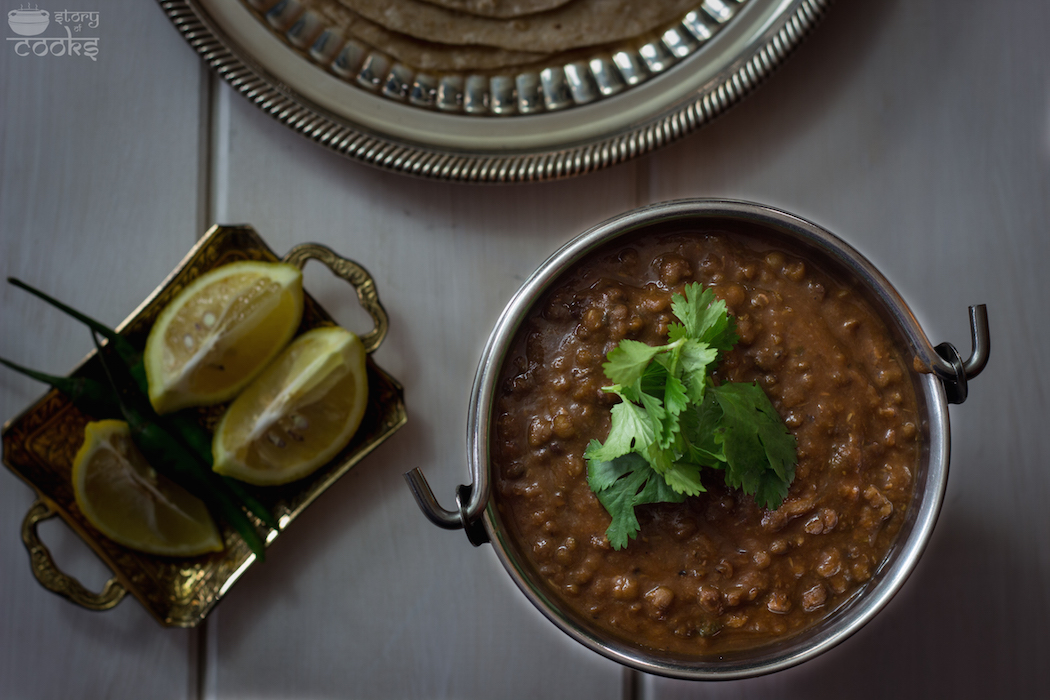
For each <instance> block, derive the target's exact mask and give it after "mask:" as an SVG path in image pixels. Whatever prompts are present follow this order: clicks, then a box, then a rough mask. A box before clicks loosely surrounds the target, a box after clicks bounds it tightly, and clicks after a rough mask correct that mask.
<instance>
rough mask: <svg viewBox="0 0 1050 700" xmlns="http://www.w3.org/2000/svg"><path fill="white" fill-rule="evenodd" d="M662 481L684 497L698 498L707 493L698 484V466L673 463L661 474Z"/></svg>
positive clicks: (688, 463) (700, 484)
mask: <svg viewBox="0 0 1050 700" xmlns="http://www.w3.org/2000/svg"><path fill="white" fill-rule="evenodd" d="M663 477H664V481H666V482H667V485H668V486H670V487H671V488H672V489H673V490H674V491H675V492H677V493H680V494H683V495H686V496H698V495H700V493H702V492H704V491H707V489H705V488H704V485H703V484H702V483H700V465H699V464H692V463H690V462H675V463H674V464H673V465H672V466H671V468H670V469H668V470H667V471H666V472H664V473H663Z"/></svg>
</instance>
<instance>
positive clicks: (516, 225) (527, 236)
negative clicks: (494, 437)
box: [206, 89, 635, 698]
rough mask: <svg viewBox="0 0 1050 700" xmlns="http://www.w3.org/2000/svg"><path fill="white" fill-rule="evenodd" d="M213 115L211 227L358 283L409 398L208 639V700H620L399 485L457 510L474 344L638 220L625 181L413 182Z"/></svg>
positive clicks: (355, 323) (350, 306) (313, 274)
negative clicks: (386, 330)
mask: <svg viewBox="0 0 1050 700" xmlns="http://www.w3.org/2000/svg"><path fill="white" fill-rule="evenodd" d="M219 99H220V101H221V103H220V105H219V107H218V110H219V112H220V113H221V114H226V113H227V112H228V115H229V116H228V123H229V125H230V126H229V129H228V131H227V132H226V134H227V135H226V136H225V137H224V138H221V139H219V140H218V141H217V146H218V148H219V149H222V150H221V152H220V153H217V154H215V157H216V159H217V160H220V161H222V162H225V163H227V167H226V169H225V174H224V178H222V179H221V180H220V181H218V182H216V191H217V192H218V195H217V198H216V210H217V211H218V212H220V216H221V218H222V220H224V221H227V222H233V221H237V222H241V221H247V222H250V223H253V224H254V225H256V226H257V227H259V229H260V232H261V233H262V234H263V236H264V237H265V238H266V239H267V240H268V241H269V242H270V244H271V246H272V247H274V248H275V249H276V250H277V251H279V252H283V251H285V250H287V249H288V248H290V247H291V246H292V245H294V244H296V243H300V242H303V241H315V242H319V243H323V244H325V245H328V246H330V247H331V248H333V249H334V250H336V251H337V252H339V253H341V254H343V255H345V256H347V257H350V258H352V259H354V260H356V261H357V262H359V263H361V264H362V265H364V266H365V267H366V268H368V269H369V270H370V271H371V272H372V274H373V275H374V276H375V279H376V286H377V288H378V291H379V295H380V299H381V301H382V302H383V304H384V305H385V307H386V309H387V311H388V312H389V314H390V334H389V336H388V337H387V339H386V340H385V341H384V344H383V346H382V347H381V348H380V349H379V350H378V351H377V352H376V355H375V357H376V360H377V362H378V363H379V364H380V365H381V366H382V367H383V368H385V369H386V370H387V371H389V372H390V373H391V374H392V375H393V376H395V377H396V378H398V379H399V380H400V381H401V382H402V383H403V384H404V386H405V396H406V403H407V408H408V414H409V422H408V425H407V426H406V427H405V428H403V429H402V430H401V431H400V432H399V433H398V434H396V435H395V436H394V438H393V439H392V440H391V441H390V442H389V443H387V444H385V445H383V446H382V447H380V448H379V449H378V450H377V451H376V452H375V453H373V454H372V455H371V456H370V457H369V458H368V459H366V460H365V461H364V462H362V463H361V464H360V465H358V466H357V467H355V469H354V470H353V471H352V472H351V473H349V474H348V475H347V476H346V477H344V478H343V479H342V480H341V481H340V482H339V483H338V484H336V486H335V487H334V488H333V489H331V492H330V493H327V494H325V495H324V496H323V497H322V498H321V499H320V500H319V501H318V502H317V503H316V504H315V505H314V506H312V507H311V508H310V510H308V511H307V512H306V514H305V515H304V516H302V518H301V519H299V520H297V521H296V522H295V524H294V527H292V528H289V530H288V532H287V533H286V534H285V535H284V536H282V537H281V539H280V540H278V541H277V542H276V543H275V545H274V546H273V548H272V555H271V556H270V557H269V558H268V560H267V562H266V564H265V565H264V566H260V567H256V568H254V569H253V570H252V571H250V572H249V574H248V575H247V576H246V577H245V580H244V581H243V582H242V583H240V584H238V589H237V590H236V591H235V594H234V595H231V596H230V598H229V599H228V600H227V601H225V602H224V603H223V604H222V606H221V607H220V608H219V609H218V610H217V614H216V615H215V616H213V617H212V618H211V619H210V620H209V622H208V624H209V637H208V647H209V650H214V651H210V654H209V658H210V659H211V660H212V663H211V664H210V665H209V667H208V668H207V671H206V673H207V677H208V688H209V693H208V695H207V697H214V698H225V697H238V696H240V695H241V694H244V695H246V696H252V695H253V694H256V693H263V692H269V693H272V694H273V695H275V696H278V697H280V696H293V695H305V696H311V697H338V696H341V695H342V694H344V693H348V694H350V695H352V696H354V697H377V698H378V697H382V698H387V697H427V698H442V697H455V698H487V697H500V696H502V695H503V694H504V693H506V692H508V689H513V690H512V691H511V692H513V693H514V694H516V695H518V696H519V697H561V696H576V697H588V696H602V697H615V696H617V695H618V693H619V692H620V679H621V672H620V670H619V669H618V668H617V667H616V666H615V665H613V664H612V663H610V662H607V661H604V660H603V659H600V658H599V657H597V656H596V655H594V654H592V653H590V652H587V651H585V650H583V649H581V648H578V647H577V646H576V645H574V644H573V643H571V642H570V641H569V640H568V639H567V638H565V637H564V636H563V635H561V634H560V633H558V632H556V631H555V630H554V629H553V628H552V627H551V626H550V625H549V623H547V622H546V621H545V620H543V619H542V618H541V616H540V614H539V613H538V612H537V611H535V610H534V609H532V608H531V607H529V606H528V604H527V603H526V602H525V599H524V597H523V596H521V594H520V593H518V592H517V591H516V590H515V589H513V585H512V584H511V582H510V580H509V578H508V577H507V575H506V573H505V572H504V571H503V570H502V568H501V567H500V566H499V564H498V563H497V561H496V559H495V556H494V554H493V553H492V552H491V551H490V548H489V547H487V546H485V547H482V548H480V549H477V550H475V549H474V548H473V547H472V546H471V545H470V544H469V543H468V542H467V540H466V537H465V536H464V535H463V534H462V533H460V532H446V531H441V530H438V529H437V528H435V527H433V526H432V525H431V524H430V523H429V522H428V521H426V520H425V518H424V517H423V515H422V513H420V512H419V509H418V508H417V506H416V504H415V502H414V501H413V499H412V497H411V494H410V492H409V490H408V488H407V487H406V485H405V482H404V480H403V478H402V473H403V472H405V471H408V470H409V469H411V468H413V467H417V466H418V467H421V468H422V469H423V470H424V472H425V473H426V475H427V477H428V478H429V479H430V482H431V484H432V486H433V487H434V489H435V492H436V493H437V494H438V496H439V498H441V499H442V501H443V502H444V503H446V504H447V505H451V504H452V502H453V501H452V498H453V494H454V492H455V487H456V485H457V484H460V483H463V482H465V481H466V480H467V479H468V474H467V463H466V452H465V444H466V414H467V403H468V401H469V398H470V386H471V382H472V380H473V376H474V372H475V370H476V369H477V362H478V359H479V358H480V353H481V348H482V345H483V344H484V342H485V339H486V337H487V335H488V332H489V330H490V329H491V327H492V326H493V324H494V323H495V321H496V318H497V317H498V315H499V313H500V311H501V310H502V307H503V306H504V305H505V304H506V302H507V301H508V300H509V299H510V296H511V295H512V294H513V293H514V291H515V290H516V289H517V288H518V286H520V284H521V283H522V282H523V281H524V278H525V276H526V275H528V274H529V273H530V272H531V271H532V270H533V269H534V268H535V267H536V266H537V265H538V264H539V263H540V262H542V260H543V259H544V258H545V257H546V256H547V255H549V254H550V253H551V252H553V250H554V249H555V248H556V247H557V246H558V245H560V244H561V243H562V242H564V241H565V240H567V239H568V238H570V237H571V236H572V235H574V234H575V233H577V232H579V231H581V230H583V228H585V227H587V226H589V225H590V224H591V223H593V222H597V221H599V220H601V219H604V218H606V217H607V216H609V215H611V214H613V213H615V212H616V211H618V210H619V209H620V208H621V207H622V206H623V203H624V202H625V201H628V202H633V201H634V198H635V191H634V189H635V181H634V176H633V171H632V170H630V169H627V170H619V171H615V172H610V173H605V174H600V175H598V176H597V177H595V178H590V179H586V180H577V181H570V182H565V183H558V184H548V185H541V186H535V187H524V188H522V187H490V188H483V189H479V188H475V187H465V186H458V185H448V184H439V183H433V182H428V181H423V180H417V179H408V178H405V177H403V176H400V175H395V174H389V173H383V172H378V171H376V170H374V169H372V168H369V167H366V166H362V165H358V164H355V163H350V162H347V161H345V160H344V159H341V158H339V157H337V156H335V155H333V154H331V153H329V152H327V151H325V150H323V149H321V148H320V147H317V146H314V145H312V144H308V143H304V141H303V139H302V138H301V137H299V136H297V135H296V134H294V133H292V132H290V131H289V130H287V129H285V128H283V127H281V126H280V125H279V124H277V123H276V122H274V121H273V120H271V119H270V118H269V117H267V116H265V115H263V114H261V113H260V112H259V111H258V110H256V109H255V108H254V107H252V106H251V105H249V104H248V103H247V102H246V101H245V100H244V99H242V98H241V97H240V96H238V95H235V94H232V93H231V92H230V91H229V90H226V89H223V90H222V91H221V93H220V97H219ZM220 121H227V117H225V116H223V117H221V118H220ZM377 202H383V205H382V206H376V203H377ZM307 273H308V274H307V279H306V285H307V289H308V290H310V291H311V293H315V294H316V295H317V296H318V297H319V299H320V300H321V303H322V304H323V305H324V306H325V307H326V308H327V309H329V310H330V311H331V312H332V313H333V314H335V315H336V316H337V317H338V318H340V319H341V320H343V322H344V323H345V324H346V325H348V326H349V327H351V328H353V329H356V330H359V331H360V330H367V328H368V326H367V325H364V326H362V325H361V323H362V322H363V319H362V318H361V315H360V313H356V314H355V313H354V312H355V309H356V305H357V303H356V299H355V298H354V297H353V295H352V293H351V292H350V290H349V289H348V288H347V287H346V286H345V284H344V283H342V282H338V281H334V280H332V279H331V277H330V276H329V275H328V274H327V272H325V271H324V270H323V269H320V270H311V269H310V268H309V267H308V268H307ZM291 649H297V650H303V651H302V652H301V653H296V654H289V650H291ZM306 650H309V651H306Z"/></svg>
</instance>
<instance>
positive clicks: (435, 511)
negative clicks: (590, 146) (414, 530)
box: [405, 199, 989, 680]
mask: <svg viewBox="0 0 1050 700" xmlns="http://www.w3.org/2000/svg"><path fill="white" fill-rule="evenodd" d="M705 229H706V230H711V229H717V230H722V231H727V232H730V233H733V232H738V233H740V234H744V235H748V236H752V237H753V236H759V237H761V238H763V239H764V240H766V241H768V242H769V243H771V244H773V245H777V246H780V247H785V248H788V249H790V250H791V251H792V252H793V253H794V254H795V255H798V256H799V257H802V258H803V259H805V260H807V261H810V262H813V263H816V264H817V266H819V267H821V268H822V269H823V270H824V271H825V272H828V273H830V274H831V275H832V276H834V277H836V278H838V279H839V280H841V281H844V282H847V283H850V284H851V285H852V286H853V287H854V288H856V289H857V290H859V291H860V292H861V294H862V295H863V296H864V297H865V298H866V299H867V301H868V302H869V303H870V305H871V306H872V308H873V309H874V310H875V311H876V313H877V314H878V315H879V316H881V318H882V320H883V321H884V323H885V324H886V327H887V328H888V329H889V330H890V333H891V334H892V335H893V336H894V337H895V339H896V342H897V344H898V347H899V348H901V352H902V356H903V357H904V358H905V359H906V360H908V361H911V363H912V366H913V371H911V372H910V376H911V380H912V384H913V386H914V389H915V394H916V398H917V401H918V408H919V412H920V426H919V429H920V433H921V437H922V440H921V445H922V447H921V454H920V458H919V464H918V465H917V467H916V469H915V474H914V477H915V480H914V484H915V486H914V490H913V495H912V500H911V503H910V504H909V506H908V509H907V511H906V512H907V516H906V519H905V522H904V523H903V525H902V526H901V529H900V531H899V533H898V535H897V537H896V539H895V541H894V543H893V545H892V546H891V548H890V550H889V552H888V554H887V555H886V557H885V559H884V560H883V561H882V563H881V565H880V566H879V567H878V569H877V570H876V572H875V573H874V575H873V576H872V578H871V579H870V580H869V581H868V582H867V583H865V584H864V585H863V586H861V587H860V588H859V589H858V590H857V591H856V592H855V593H854V594H853V595H852V596H851V597H850V598H848V599H847V600H846V601H845V602H844V603H842V604H840V605H839V606H838V607H837V608H836V609H835V610H834V611H833V612H831V613H830V614H829V615H828V616H827V617H825V618H824V619H823V620H822V621H820V622H818V623H816V624H815V625H813V626H811V627H808V628H806V629H804V630H803V631H801V632H798V633H796V634H794V635H792V636H790V637H787V638H784V639H780V640H776V641H772V642H770V643H768V644H766V645H764V646H760V647H757V648H751V649H747V650H743V651H739V652H732V653H725V654H720V655H717V656H688V657H686V656H682V655H676V654H671V653H666V652H659V651H654V650H652V649H649V648H646V647H643V646H641V645H637V644H632V643H630V642H627V641H624V640H622V639H618V638H614V637H612V636H611V635H609V634H608V633H607V632H604V631H603V630H601V629H599V628H597V627H595V626H594V625H593V624H592V623H590V622H589V621H588V620H586V619H583V618H582V617H581V616H578V615H576V614H574V613H573V612H571V611H570V610H568V609H567V608H566V607H564V606H563V605H562V604H561V603H560V602H559V600H558V599H557V598H556V597H554V596H552V595H551V593H550V589H549V587H548V586H547V585H545V583H544V581H543V579H542V577H541V576H540V575H539V574H538V573H537V572H536V571H535V569H534V568H533V566H532V565H531V564H530V562H529V561H528V559H527V558H526V557H525V556H524V555H523V553H522V551H521V549H520V546H519V545H518V543H516V542H515V541H513V539H512V538H511V537H510V536H509V532H508V528H506V527H505V526H504V523H503V522H502V521H501V516H500V514H499V512H498V510H497V508H496V507H495V506H494V504H493V503H492V502H491V499H490V498H489V483H490V480H491V475H490V474H489V469H490V458H489V443H490V434H491V431H492V430H493V427H494V426H493V406H494V402H495V399H496V395H497V392H498V389H499V387H498V386H497V382H498V378H499V376H500V372H501V368H502V366H503V363H504V359H505V357H506V355H507V353H508V350H509V348H510V346H511V344H512V342H513V340H514V337H515V335H516V333H517V332H518V329H519V327H520V326H521V324H522V322H523V321H524V320H525V319H526V318H527V317H528V315H529V312H530V310H531V309H532V308H533V306H534V304H536V303H537V301H538V300H539V299H541V298H542V297H543V296H544V294H545V293H546V292H547V291H548V290H550V289H551V288H552V286H553V285H554V284H555V283H556V281H557V280H558V279H559V278H560V277H561V276H562V275H563V274H564V273H565V272H566V271H568V270H569V269H570V268H572V267H573V266H574V265H575V264H576V263H577V262H578V261H579V260H581V259H582V258H584V257H586V256H587V255H588V254H590V253H591V252H593V251H595V250H596V249H598V248H600V247H603V246H606V245H607V244H609V243H611V242H613V241H616V242H619V243H624V242H627V241H629V240H631V238H632V237H636V236H639V235H642V234H647V233H651V232H662V231H666V232H672V231H686V230H705ZM970 324H971V333H972V338H973V351H972V354H971V356H970V358H969V359H968V360H965V361H964V360H963V359H962V358H961V356H960V355H959V353H958V351H957V350H956V349H955V348H954V347H953V346H951V345H950V344H947V343H943V344H941V345H938V346H937V347H934V346H933V345H932V344H931V343H930V341H929V340H928V339H927V338H926V335H925V334H924V333H923V330H922V328H921V327H920V325H919V323H918V321H917V320H916V318H915V316H914V314H912V312H911V311H910V310H909V308H908V306H907V304H905V302H904V300H903V299H902V298H901V296H900V295H899V294H898V293H897V291H896V290H895V289H894V288H893V286H892V285H891V284H890V283H889V281H888V280H887V279H886V278H885V277H884V276H883V275H882V274H881V273H880V272H879V271H878V270H877V269H875V267H874V266H873V265H872V264H871V263H870V262H869V261H868V260H866V259H865V258H864V257H863V256H862V255H861V254H860V253H859V252H857V251H856V250H855V249H854V248H852V247H851V246H849V245H848V244H847V243H845V242H844V241H843V240H842V239H840V238H838V237H836V236H835V235H833V234H832V233H830V232H828V231H826V230H825V229H823V228H821V227H819V226H817V225H816V224H813V223H811V222H809V221H806V220H804V219H801V218H799V217H797V216H794V215H792V214H788V213H786V212H783V211H779V210H777V209H773V208H770V207H767V206H763V205H760V204H753V203H748V202H738V201H725V200H707V199H690V200H679V201H673V202H667V203H661V204H655V205H652V206H648V207H644V208H641V209H637V210H634V211H630V212H627V213H625V214H623V215H620V216H617V217H615V218H613V219H610V220H609V221H606V222H605V223H602V224H599V225H598V226H595V227H594V228H592V229H590V230H589V231H587V232H585V233H583V234H581V235H580V236H578V237H577V238H575V239H573V240H572V241H570V242H569V243H568V244H566V245H565V246H564V247H562V248H561V249H560V250H558V251H557V252H556V253H555V254H554V255H552V256H551V257H550V258H549V259H548V260H547V261H546V262H544V263H543V264H542V265H541V266H540V267H539V269H537V270H536V272H535V273H533V274H532V276H531V277H529V279H528V280H527V281H526V282H525V284H524V285H523V286H522V287H521V289H520V290H519V291H518V292H517V293H516V294H515V295H514V297H513V298H512V299H511V300H510V302H509V303H508V305H507V307H506V309H505V310H504V311H503V314H502V315H501V316H500V318H499V321H498V322H497V323H496V326H495V328H494V329H493V331H492V334H491V335H490V336H489V339H488V342H487V343H486V345H485V348H484V351H483V353H482V356H481V362H480V364H479V367H478V372H477V375H476V378H475V381H474V388H473V392H472V397H471V402H470V407H469V415H468V435H467V445H468V461H469V466H470V472H471V475H472V477H473V481H472V483H471V484H469V485H466V486H461V487H459V490H458V492H457V494H456V501H457V504H456V508H455V509H452V510H450V509H445V508H443V507H442V506H440V505H439V504H438V503H437V501H436V499H435V498H434V496H433V494H432V493H431V491H430V489H429V487H428V486H427V483H426V480H425V478H424V477H423V475H422V473H421V472H420V471H419V470H418V469H416V470H413V471H412V472H409V473H408V474H406V475H405V476H406V478H407V480H408V482H409V485H410V486H411V488H412V490H413V492H414V494H415V495H416V498H417V500H418V502H419V504H420V507H421V508H422V510H423V512H424V513H425V514H426V515H427V517H428V518H429V519H430V520H431V521H432V522H434V523H435V524H436V525H438V526H440V527H444V528H447V529H458V528H464V529H465V530H466V532H467V535H468V537H469V538H470V541H471V542H473V543H474V544H475V545H478V544H482V543H484V542H490V543H491V545H492V548H493V550H494V551H495V552H496V556H498V557H499V559H500V561H501V562H502V563H503V565H504V567H505V568H506V570H507V573H508V574H509V575H510V577H511V578H512V579H513V580H514V582H515V583H516V584H517V586H518V587H519V588H520V589H521V591H522V592H523V593H524V594H525V596H526V597H527V598H528V599H529V600H530V601H532V603H533V604H534V605H535V606H536V608H537V609H539V610H540V612H542V613H543V614H544V615H545V616H546V617H547V618H548V619H550V621H551V622H553V623H554V624H555V625H557V626H558V627H559V628H560V629H561V630H563V631H564V632H565V633H566V634H568V635H569V636H570V637H572V638H573V639H575V640H577V641H578V642H580V643H582V644H584V645H585V646H587V647H589V648H590V649H592V650H594V651H596V652H598V653H600V654H602V655H604V656H606V657H608V658H610V659H612V660H614V661H617V662H619V663H621V664H624V665H626V666H629V667H632V668H635V669H638V670H640V671H644V672H647V673H654V674H659V675H664V676H670V677H675V678H683V679H694V680H725V679H738V678H745V677H750V676H757V675H761V674H765V673H770V672H773V671H778V670H782V669H785V668H788V667H790V666H794V665H796V664H799V663H802V662H803V661H806V660H808V659H811V658H813V657H815V656H817V655H819V654H821V653H823V652H825V651H827V650H828V649H830V648H832V647H834V646H835V645H837V644H839V643H840V642H842V641H843V640H845V639H846V638H848V637H849V636H850V635H852V634H853V633H855V632H856V631H857V630H858V629H860V628H861V627H862V626H863V625H864V624H865V623H866V622H868V621H869V620H870V619H872V617H874V616H875V615H876V614H877V613H878V612H879V611H880V610H881V609H882V608H883V607H885V605H886V604H887V603H888V602H889V600H890V599H891V598H892V597H893V596H894V594H896V593H897V591H899V590H900V588H901V586H903V585H904V582H905V580H906V579H907V578H908V576H909V574H910V573H911V572H912V570H913V569H914V568H915V565H916V563H917V562H918V560H919V557H920V555H921V554H922V552H923V549H924V548H925V546H926V543H927V542H928V541H929V539H930V536H931V534H932V532H933V528H934V524H935V522H936V520H937V515H938V512H939V510H940V506H941V501H942V499H943V497H944V492H945V487H946V484H947V479H948V457H949V422H948V404H949V403H960V402H962V401H963V400H964V399H965V398H966V387H967V380H968V379H972V378H973V377H974V376H976V375H977V374H978V373H979V372H980V371H981V370H982V369H983V368H984V366H985V364H986V362H987V359H988V351H989V334H988V323H987V314H986V312H985V308H984V306H983V305H982V306H975V307H970Z"/></svg>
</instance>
